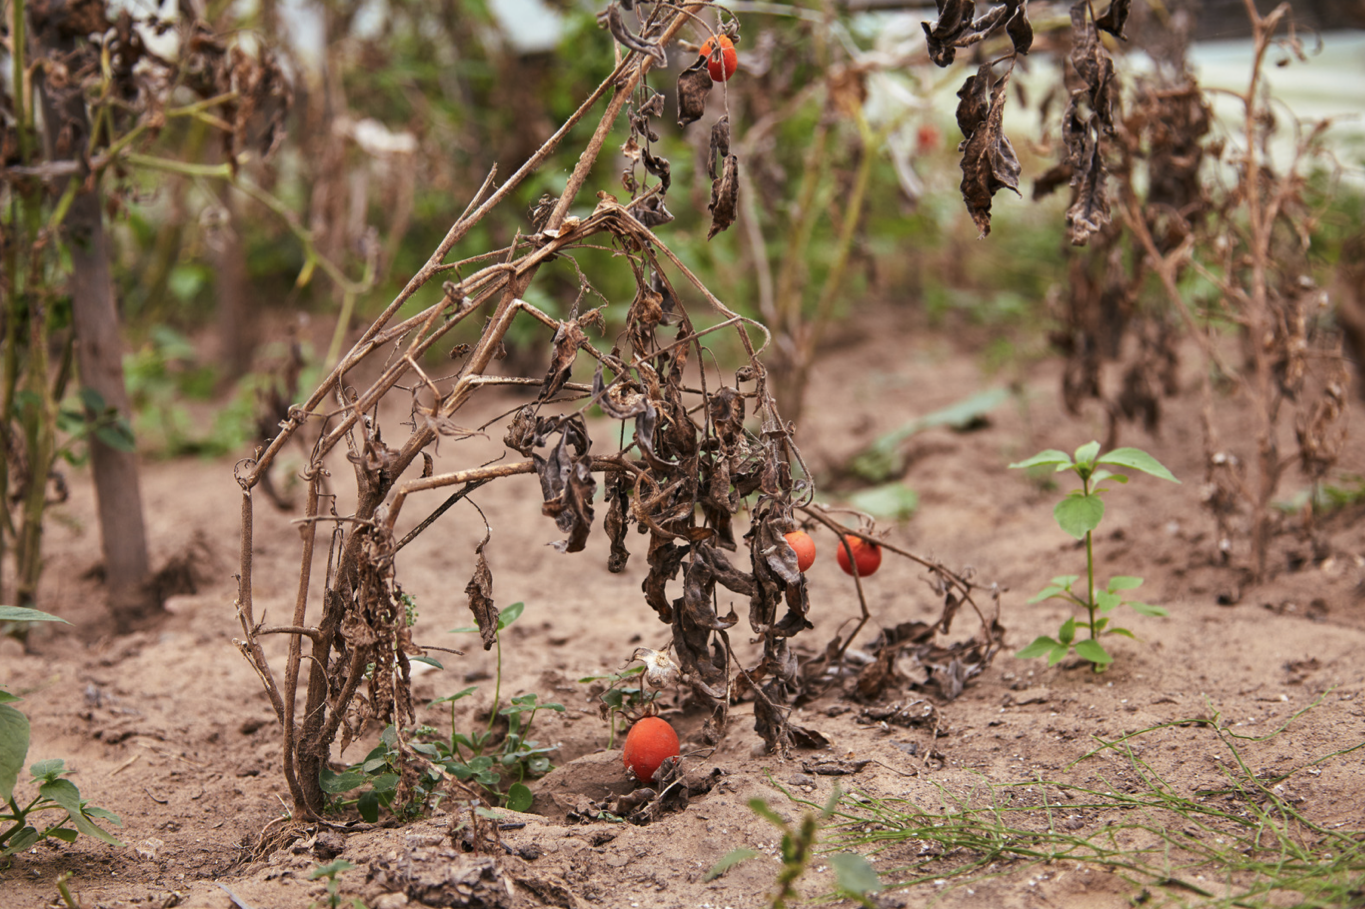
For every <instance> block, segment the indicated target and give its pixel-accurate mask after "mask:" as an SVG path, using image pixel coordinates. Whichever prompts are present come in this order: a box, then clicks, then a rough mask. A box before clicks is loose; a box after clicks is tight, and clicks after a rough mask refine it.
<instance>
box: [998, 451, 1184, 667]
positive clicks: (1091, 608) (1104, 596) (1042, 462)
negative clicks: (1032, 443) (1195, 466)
mask: <svg viewBox="0 0 1365 909" xmlns="http://www.w3.org/2000/svg"><path fill="white" fill-rule="evenodd" d="M1102 465H1110V466H1113V467H1122V468H1127V469H1130V470H1139V471H1141V472H1143V473H1146V474H1150V475H1152V476H1154V477H1160V478H1161V479H1163V480H1170V481H1171V482H1172V483H1179V482H1180V481H1179V480H1177V479H1176V478H1175V475H1174V474H1172V473H1171V472H1170V471H1169V470H1167V469H1166V468H1165V466H1163V465H1162V463H1161V462H1160V461H1158V460H1157V459H1156V458H1154V457H1152V456H1151V455H1149V454H1147V452H1145V451H1142V450H1141V449H1138V448H1115V449H1114V450H1113V451H1111V452H1109V453H1108V454H1105V455H1101V454H1100V443H1099V442H1089V443H1087V444H1085V445H1082V446H1081V447H1080V448H1078V449H1076V455H1075V457H1074V459H1073V458H1072V457H1071V456H1069V455H1068V454H1067V453H1066V452H1064V451H1058V450H1057V449H1055V448H1049V449H1047V450H1046V451H1040V452H1039V453H1038V454H1036V455H1034V456H1033V457H1031V458H1029V459H1028V460H1026V461H1020V462H1018V463H1016V464H1011V465H1010V467H1011V468H1012V469H1023V470H1028V469H1030V468H1034V467H1043V466H1051V467H1052V468H1053V471H1054V472H1055V473H1061V472H1062V471H1065V470H1069V471H1071V472H1072V473H1074V474H1076V476H1077V477H1079V478H1080V481H1081V488H1080V489H1073V490H1072V491H1071V492H1069V493H1068V494H1067V495H1066V497H1065V498H1063V499H1062V500H1061V501H1060V502H1058V503H1057V507H1056V508H1054V509H1053V511H1052V515H1053V517H1055V518H1056V519H1057V526H1059V527H1061V528H1062V530H1063V531H1065V532H1066V533H1068V534H1070V535H1071V536H1073V537H1075V538H1076V539H1078V540H1082V539H1083V540H1085V580H1084V586H1083V587H1082V588H1081V590H1080V591H1077V590H1076V585H1077V583H1078V582H1080V581H1081V577H1080V575H1074V574H1064V575H1058V576H1057V577H1055V578H1053V579H1052V583H1050V584H1048V586H1046V587H1044V588H1043V589H1042V590H1040V591H1038V593H1036V594H1034V595H1033V597H1031V598H1030V599H1029V602H1030V603H1038V602H1041V601H1042V600H1065V601H1066V602H1068V603H1071V604H1072V605H1075V606H1080V607H1081V608H1083V609H1084V610H1085V611H1086V619H1085V620H1084V622H1083V623H1082V624H1081V628H1082V629H1084V630H1088V631H1089V632H1090V636H1089V637H1088V638H1085V639H1084V640H1077V639H1076V632H1077V622H1076V619H1075V617H1074V616H1073V617H1070V618H1068V619H1067V620H1066V621H1065V622H1063V623H1062V627H1061V628H1060V629H1059V630H1058V632H1057V637H1055V638H1053V637H1049V636H1048V635H1042V636H1041V637H1039V638H1037V639H1036V640H1034V642H1033V643H1032V644H1029V645H1028V646H1027V647H1025V648H1024V649H1023V650H1021V651H1019V652H1018V653H1016V654H1015V656H1017V657H1019V658H1020V659H1025V660H1029V659H1034V658H1036V657H1044V656H1045V657H1047V664H1048V665H1049V666H1055V665H1056V664H1058V663H1060V662H1061V661H1062V660H1064V659H1065V658H1066V655H1067V654H1068V653H1072V652H1074V653H1075V654H1076V655H1077V656H1079V657H1080V658H1081V659H1083V660H1088V661H1089V662H1090V663H1091V664H1092V668H1093V669H1094V671H1095V672H1103V671H1104V670H1106V669H1108V668H1109V664H1110V663H1112V662H1113V661H1114V658H1113V656H1111V655H1110V654H1109V652H1108V651H1107V650H1105V649H1104V647H1103V646H1102V645H1101V644H1100V641H1099V639H1100V638H1101V637H1102V636H1103V635H1107V634H1121V635H1123V636H1124V637H1129V638H1131V637H1135V635H1134V634H1133V633H1132V632H1131V631H1129V630H1128V629H1127V628H1119V627H1115V626H1111V625H1110V624H1109V613H1111V612H1113V611H1114V610H1115V609H1117V608H1118V607H1119V606H1121V605H1123V604H1125V603H1126V604H1127V605H1129V606H1131V607H1132V608H1133V610H1134V611H1136V612H1138V613H1140V614H1141V615H1153V616H1162V615H1166V614H1167V612H1166V610H1165V609H1163V608H1162V607H1160V606H1153V605H1151V604H1149V603H1140V602H1137V601H1136V600H1125V599H1124V598H1123V595H1124V593H1125V592H1126V591H1129V590H1136V589H1137V588H1138V587H1139V586H1141V584H1142V578H1137V577H1131V576H1128V575H1115V576H1114V577H1112V578H1110V579H1109V583H1108V584H1107V585H1106V586H1105V587H1104V589H1103V590H1097V589H1096V587H1095V547H1094V538H1093V537H1094V531H1095V528H1096V527H1098V526H1099V525H1100V520H1101V519H1103V517H1104V500H1103V499H1101V498H1100V494H1101V493H1104V492H1106V491H1107V489H1106V487H1104V486H1100V485H1099V484H1100V483H1103V482H1105V481H1108V480H1112V481H1113V482H1115V483H1127V482H1128V477H1126V476H1124V475H1123V474H1120V473H1114V472H1112V471H1110V470H1107V469H1106V468H1105V467H1103V466H1102Z"/></svg>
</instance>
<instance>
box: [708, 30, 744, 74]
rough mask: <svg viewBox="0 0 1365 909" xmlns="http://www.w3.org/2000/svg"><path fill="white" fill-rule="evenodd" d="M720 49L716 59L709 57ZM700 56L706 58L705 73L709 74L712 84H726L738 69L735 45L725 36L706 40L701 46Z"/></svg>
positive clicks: (737, 55)
mask: <svg viewBox="0 0 1365 909" xmlns="http://www.w3.org/2000/svg"><path fill="white" fill-rule="evenodd" d="M717 46H719V47H720V55H719V56H718V57H713V56H711V52H712V51H713V50H715V48H716V47H717ZM701 55H702V56H703V57H705V58H706V71H707V72H708V73H710V74H711V81H712V82H726V81H728V80H729V78H730V77H731V76H733V75H734V74H735V70H737V69H739V54H737V53H735V43H734V42H733V41H731V40H730V39H729V37H728V36H726V35H721V36H719V37H717V38H708V39H707V40H706V43H705V44H703V45H702V46H701Z"/></svg>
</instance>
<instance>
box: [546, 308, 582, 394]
mask: <svg viewBox="0 0 1365 909" xmlns="http://www.w3.org/2000/svg"><path fill="white" fill-rule="evenodd" d="M587 340H588V338H587V335H585V334H583V329H581V328H580V327H579V325H578V320H577V319H570V320H568V321H566V322H560V323H559V328H558V329H556V331H555V337H554V342H553V343H554V356H553V357H552V358H551V359H550V368H549V370H548V371H547V372H546V373H545V381H544V382H543V383H542V384H541V386H540V397H539V400H541V401H548V400H549V399H550V398H552V397H554V396H555V395H556V394H558V393H559V390H560V389H561V388H563V387H564V383H565V382H568V381H569V376H570V375H571V374H572V373H573V364H574V360H575V359H577V357H578V348H580V347H582V346H583V344H585V343H586V342H587Z"/></svg>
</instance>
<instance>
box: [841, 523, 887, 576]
mask: <svg viewBox="0 0 1365 909" xmlns="http://www.w3.org/2000/svg"><path fill="white" fill-rule="evenodd" d="M844 540H846V541H848V545H849V548H851V549H852V550H853V560H854V562H856V563H857V565H858V577H861V578H865V577H867V576H868V575H870V574H872V573H874V572H875V571H876V570H877V569H878V568H880V567H881V565H882V548H881V547H880V546H878V545H877V544H876V543H868V542H866V541H865V540H863V539H862V538H861V537H855V536H853V535H852V534H849V535H847V536H845V537H844ZM834 557H835V559H836V561H838V563H839V567H840V568H842V569H843V570H844V574H853V565H852V564H851V563H850V562H849V560H848V549H845V548H844V544H843V542H842V541H841V542H840V543H839V548H838V549H837V550H836V551H835V553H834Z"/></svg>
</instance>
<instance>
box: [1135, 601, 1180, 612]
mask: <svg viewBox="0 0 1365 909" xmlns="http://www.w3.org/2000/svg"><path fill="white" fill-rule="evenodd" d="M1128 605H1129V606H1132V607H1133V609H1134V610H1135V611H1136V612H1137V613H1138V614H1139V615H1155V616H1162V615H1170V614H1171V613H1170V611H1169V610H1167V609H1166V607H1165V606H1153V605H1152V604H1151V603H1139V602H1136V601H1132V602H1130V603H1129V604H1128Z"/></svg>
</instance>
